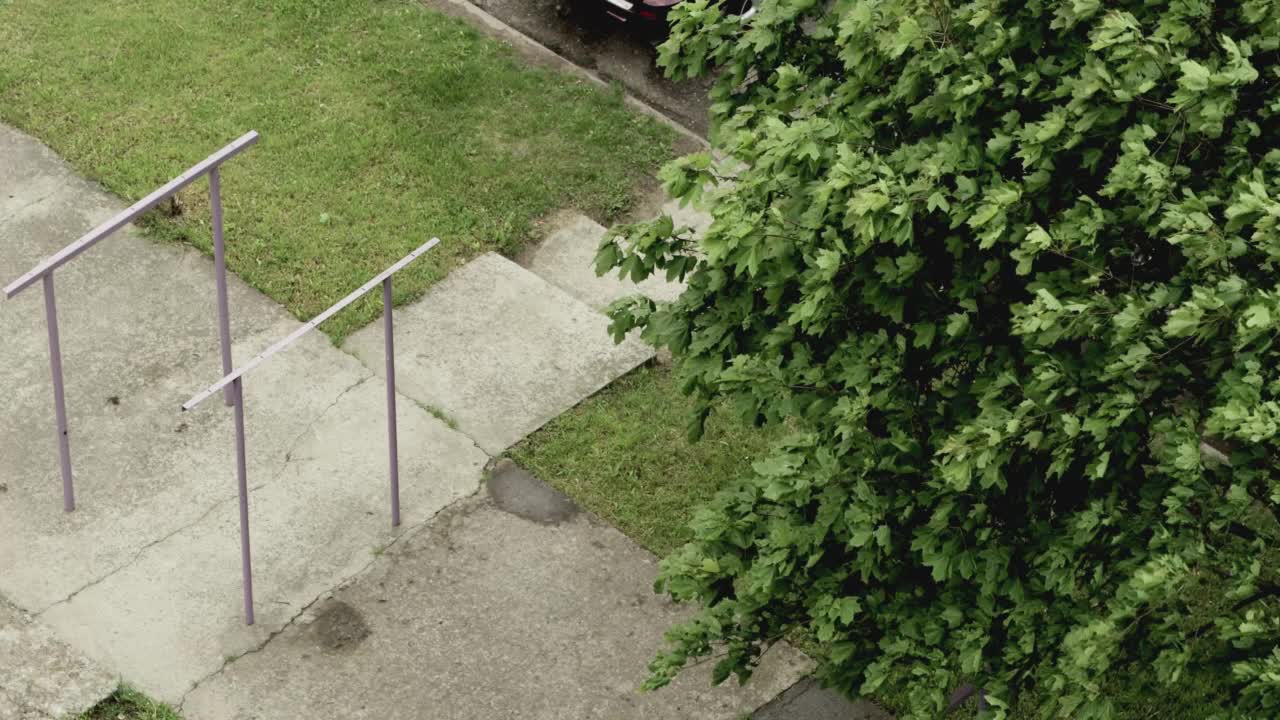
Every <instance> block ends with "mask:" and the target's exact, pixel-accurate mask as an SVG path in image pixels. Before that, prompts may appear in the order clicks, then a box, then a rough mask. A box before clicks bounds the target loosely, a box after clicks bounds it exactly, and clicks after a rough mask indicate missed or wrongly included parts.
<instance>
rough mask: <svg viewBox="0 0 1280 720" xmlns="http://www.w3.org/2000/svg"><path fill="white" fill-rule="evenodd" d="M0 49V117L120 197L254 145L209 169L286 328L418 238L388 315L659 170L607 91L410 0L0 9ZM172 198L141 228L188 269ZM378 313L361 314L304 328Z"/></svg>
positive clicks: (182, 218) (196, 224) (218, 0)
mask: <svg viewBox="0 0 1280 720" xmlns="http://www.w3.org/2000/svg"><path fill="white" fill-rule="evenodd" d="M0 48H3V49H4V50H3V52H0V120H3V121H4V122H7V123H10V124H13V125H15V126H17V127H19V128H21V129H23V130H25V131H27V132H30V133H31V134H33V135H35V136H37V137H39V138H40V139H41V140H43V141H44V142H46V143H48V144H49V145H50V146H51V147H52V148H53V149H54V150H56V151H57V152H58V153H60V154H61V155H63V156H64V157H66V158H67V159H68V160H69V161H70V162H71V164H72V165H73V166H75V168H76V169H77V170H79V171H80V172H82V173H84V174H86V175H87V176H89V177H91V178H93V179H96V180H98V181H100V182H101V183H102V184H103V185H104V186H106V188H107V189H109V190H111V191H112V192H115V193H117V194H119V195H122V196H124V197H126V198H138V197H141V196H142V195H145V194H146V193H148V192H150V191H151V190H153V189H154V188H155V187H157V186H158V185H160V184H161V183H163V182H165V181H167V180H169V179H170V178H171V177H173V176H174V175H176V174H178V173H179V172H180V171H182V170H184V169H186V167H188V166H189V165H191V164H193V163H195V162H197V161H199V160H201V159H203V158H204V157H205V156H206V155H208V154H209V153H211V152H213V151H214V150H216V149H218V148H219V147H221V146H222V145H224V144H226V143H227V142H230V141H231V140H232V139H234V138H236V137H239V136H240V135H241V134H243V133H244V132H246V131H247V130H250V129H256V130H258V131H259V132H261V134H262V140H261V141H260V142H259V143H258V145H257V146H255V147H253V148H251V149H249V150H247V151H246V152H245V153H244V154H242V155H241V156H239V157H237V158H235V159H233V160H231V161H230V162H229V163H228V164H227V165H225V166H224V169H223V172H222V175H223V183H222V187H223V196H224V205H225V224H226V230H227V238H228V262H229V264H230V267H231V268H232V269H233V270H234V271H235V272H236V273H238V274H239V275H240V276H241V277H242V278H244V279H245V280H246V281H248V282H249V284H251V285H253V286H254V287H256V288H258V289H259V290H262V291H263V292H265V293H266V294H268V295H270V296H271V297H273V298H275V299H276V300H278V301H280V302H281V303H283V304H284V305H285V306H287V307H288V308H289V309H290V310H291V311H292V312H293V313H294V314H296V315H297V316H298V317H299V318H303V319H307V318H310V317H313V316H314V315H316V314H317V313H319V312H320V311H321V310H323V309H324V308H325V307H327V306H328V305H330V304H331V303H333V302H334V301H336V300H337V299H339V298H341V297H342V296H343V295H345V294H346V293H347V292H349V291H350V290H352V289H354V288H356V287H358V286H359V285H360V284H361V283H362V282H364V281H365V280H367V279H368V278H369V277H370V276H372V275H374V274H376V273H377V272H378V271H380V270H382V269H383V268H384V267H386V266H387V265H389V264H390V263H391V262H393V261H395V260H397V259H399V258H400V257H401V256H403V255H405V254H407V253H408V252H409V251H410V250H412V249H414V248H416V247H417V246H419V245H421V244H422V243H423V242H425V241H426V240H427V239H428V238H430V237H432V236H439V237H440V238H441V239H442V240H443V243H442V244H441V245H440V246H439V247H438V248H436V249H435V250H433V251H431V253H428V255H427V256H426V257H424V258H422V259H421V260H419V261H418V262H416V263H414V264H413V265H411V266H409V267H408V268H406V269H405V270H403V271H402V272H400V273H399V274H398V275H397V276H396V301H397V302H405V301H408V300H410V299H412V298H415V297H417V296H419V295H420V294H421V293H422V292H423V291H424V289H425V288H426V287H427V286H429V285H430V284H431V283H432V282H433V281H435V280H437V279H439V278H441V277H443V276H444V275H445V274H447V273H448V271H449V270H450V269H452V268H453V267H454V266H456V265H458V264H459V263H461V262H464V261H465V260H467V259H469V258H471V257H474V256H475V255H477V254H479V253H482V252H486V251H502V252H507V253H511V252H515V251H516V250H517V249H518V248H519V247H520V246H521V245H522V244H523V243H524V242H526V241H527V240H528V239H529V238H530V237H531V234H532V231H533V229H534V223H535V221H536V220H537V218H539V217H540V216H542V215H544V214H546V213H548V212H550V211H552V210H555V209H558V208H562V207H570V206H572V207H576V208H578V209H580V210H582V211H584V212H586V213H587V214H589V215H593V216H595V217H596V218H597V219H599V220H602V221H606V222H608V221H610V220H612V219H613V218H614V217H616V216H617V215H618V214H619V213H621V212H623V211H625V209H626V208H627V207H629V206H630V205H631V203H632V201H633V200H634V199H635V198H634V196H633V192H634V188H636V187H637V186H638V183H639V181H640V179H642V178H646V177H649V176H651V175H652V173H653V172H654V170H655V169H656V167H657V166H658V164H660V162H661V161H663V160H664V159H666V158H667V157H669V156H670V155H671V153H672V141H673V133H672V132H671V131H670V130H669V129H668V128H666V127H664V126H661V125H659V124H658V123H656V122H654V121H653V120H652V119H650V118H647V117H643V116H640V115H638V114H635V113H632V112H630V111H628V110H627V109H626V107H625V106H624V104H623V101H622V98H621V97H620V96H619V95H618V94H617V93H616V92H609V91H608V90H607V89H601V88H597V87H595V86H592V85H590V84H588V83H585V82H582V81H579V80H577V79H575V78H572V77H570V76H567V75H565V74H562V73H556V72H552V71H547V70H541V69H531V68H527V67H524V66H522V65H521V63H520V61H519V59H518V58H517V57H516V56H515V55H514V53H513V52H512V51H511V50H510V49H509V48H507V47H505V46H503V45H501V44H499V43H497V42H495V41H493V40H490V39H488V38H485V37H483V36H482V35H481V34H480V33H479V32H477V31H476V30H475V29H473V28H471V27H470V26H468V25H466V24H465V22H464V21H462V20H460V19H456V18H451V17H447V16H445V15H442V14H440V13H438V12H435V11H432V10H429V9H427V8H425V7H423V6H422V5H421V4H420V3H418V2H416V1H415V0H149V1H148V2H125V1H124V0H23V2H9V3H5V2H0ZM179 199H180V202H179V206H180V207H181V208H182V212H181V213H180V214H179V215H177V216H176V217H169V216H168V215H167V214H164V213H159V212H157V213H153V214H152V215H151V216H150V217H149V218H148V220H147V222H146V223H145V224H146V225H147V227H148V228H149V229H150V230H151V231H152V232H153V233H154V234H155V235H156V236H158V237H161V238H166V239H171V240H176V241H186V242H190V243H191V244H193V245H195V246H196V247H198V248H201V249H202V250H206V251H208V250H209V245H210V231H209V212H208V196H207V184H206V183H205V182H203V181H200V182H197V183H195V184H193V185H192V186H191V187H189V188H188V189H187V190H185V191H183V192H182V193H181V195H180V198H179ZM73 239H74V238H72V237H68V238H67V240H68V242H70V241H71V240H73ZM373 295H376V293H374V294H373ZM378 312H379V302H378V298H376V297H373V296H369V297H366V298H365V299H364V300H363V301H362V302H360V303H357V304H356V305H355V306H354V307H353V308H352V309H351V310H350V311H348V312H345V313H343V314H340V315H339V316H338V317H336V318H334V319H333V320H331V321H330V322H329V323H327V324H326V328H325V329H326V331H327V332H329V333H330V335H331V336H332V337H333V338H334V339H335V340H336V341H341V339H342V338H343V337H345V336H346V335H347V334H348V333H350V332H351V331H352V330H354V329H355V328H358V327H360V326H361V325H363V324H365V323H366V322H368V321H369V320H370V319H371V318H373V317H374V316H376V314H377V313H378Z"/></svg>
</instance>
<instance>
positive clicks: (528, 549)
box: [182, 461, 812, 720]
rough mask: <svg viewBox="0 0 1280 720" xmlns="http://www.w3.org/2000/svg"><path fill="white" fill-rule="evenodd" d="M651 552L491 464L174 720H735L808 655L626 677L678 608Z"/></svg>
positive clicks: (802, 667) (790, 679)
mask: <svg viewBox="0 0 1280 720" xmlns="http://www.w3.org/2000/svg"><path fill="white" fill-rule="evenodd" d="M657 564H658V563H657V558H655V557H654V556H653V555H652V554H650V553H648V552H646V551H645V550H643V549H641V548H639V547H637V546H636V545H635V543H633V542H631V541H630V540H628V539H627V538H626V537H625V536H623V535H622V534H621V533H619V532H618V531H616V530H614V529H613V528H610V527H608V526H606V525H604V524H602V523H599V522H597V521H594V520H593V519H591V518H590V517H588V516H586V515H585V514H582V513H579V512H578V511H577V509H576V508H575V507H574V506H573V505H572V503H570V502H568V500H567V499H566V498H564V497H563V496H561V495H559V494H558V493H556V492H555V491H554V490H552V489H550V488H549V487H547V486H546V485H545V484H543V483H541V482H540V481H538V480H537V479H536V478H534V477H533V476H531V475H529V474H528V473H527V472H525V471H523V470H522V469H521V468H519V467H518V466H515V465H514V464H512V463H510V462H509V461H504V462H502V463H500V464H499V465H498V467H497V468H496V469H495V471H494V475H493V477H492V478H491V479H490V480H489V482H488V483H487V492H486V493H485V494H484V495H480V496H477V497H474V498H469V499H468V500H465V501H463V502H462V503H459V504H458V505H456V506H454V507H452V508H450V509H449V510H448V511H446V512H445V513H443V514H442V515H441V517H440V518H438V519H437V520H436V521H435V522H433V523H432V524H431V525H430V526H428V527H426V528H424V529H422V530H421V531H419V532H417V533H415V534H414V535H413V536H412V537H410V538H407V539H406V540H405V541H404V542H402V543H399V544H397V545H396V546H395V547H394V548H392V549H391V550H389V551H388V553H387V555H386V556H385V557H383V558H380V559H379V560H378V561H377V562H376V564H375V566H374V567H373V568H371V569H370V571H369V572H368V573H367V574H366V575H363V576H361V577H360V579H359V580H358V581H356V582H354V583H352V584H351V585H350V586H348V587H346V588H343V589H341V590H340V591H338V592H336V593H334V596H333V598H332V599H330V600H327V601H326V602H325V603H324V604H322V605H319V606H317V607H316V608H315V610H314V612H313V613H308V615H307V616H305V617H304V618H303V619H301V620H300V621H299V622H297V623H295V624H293V625H291V626H290V627H289V628H288V629H287V630H285V631H284V632H283V633H281V634H280V635H279V636H278V637H277V638H276V639H275V640H273V641H272V642H271V643H270V644H269V645H268V646H267V647H266V648H264V649H263V650H262V651H261V652H258V653H254V654H253V655H250V656H247V657H245V658H243V659H241V660H239V661H237V662H235V663H233V664H231V665H229V666H227V668H226V669H225V670H224V671H223V672H222V673H220V674H219V675H218V676H216V677H214V678H212V679H211V680H210V681H209V682H207V683H205V684H203V685H201V687H200V688H198V689H197V690H196V691H195V692H193V693H192V694H191V695H190V697H189V698H188V700H187V702H186V704H185V705H184V707H183V708H182V710H183V713H184V716H185V717H186V718H187V720H241V719H243V720H249V719H250V718H264V719H265V718H273V719H276V718H280V719H284V718H327V717H337V716H341V717H342V718H344V719H350V720H421V719H423V718H432V720H570V719H572V720H738V718H741V717H743V713H744V712H750V711H752V710H754V709H755V708H756V707H758V706H760V705H761V704H763V703H764V702H766V701H767V700H768V699H769V698H771V697H773V696H774V695H776V694H777V693H779V692H781V691H782V690H783V689H785V688H787V687H788V686H790V685H791V684H793V683H794V682H796V680H797V679H799V678H800V677H801V676H802V675H803V674H804V673H805V672H807V671H808V670H809V669H810V668H811V667H812V665H811V663H810V662H809V660H808V659H807V658H805V657H804V656H803V655H801V654H800V653H798V652H796V651H795V650H793V649H792V648H790V647H788V646H787V645H786V644H785V643H782V644H779V645H777V646H775V647H774V648H772V649H771V650H770V651H769V652H768V653H767V654H766V656H765V659H764V662H763V664H762V666H761V668H760V670H759V671H758V672H757V673H756V675H755V676H754V677H753V678H752V681H751V683H750V684H749V685H747V686H746V687H738V685H737V683H734V682H729V683H726V684H724V685H722V686H719V687H713V686H712V685H711V683H710V672H711V666H712V664H710V663H709V664H706V665H704V666H703V667H701V668H697V669H692V670H690V671H689V672H688V673H686V674H685V675H683V676H682V677H680V678H678V679H677V681H676V682H675V683H674V684H673V685H672V686H670V687H667V688H663V689H662V690H659V691H657V692H653V693H640V692H638V690H637V688H638V687H639V684H640V683H641V682H642V681H643V679H644V677H645V675H646V670H645V668H646V665H647V664H648V663H649V661H650V660H652V658H653V653H654V652H655V651H656V650H657V649H658V648H659V647H661V645H662V643H663V639H662V635H663V633H664V631H665V630H666V629H667V628H669V627H670V625H671V624H672V623H674V622H676V621H678V620H679V619H681V618H682V617H685V616H686V610H685V609H683V608H680V607H678V606H676V605H673V604H672V603H670V602H669V601H667V600H666V599H664V598H663V597H660V596H657V595H654V593H653V587H652V583H653V576H654V573H655V572H656V570H657ZM339 709H340V710H341V711H340V712H339V711H338V710H339Z"/></svg>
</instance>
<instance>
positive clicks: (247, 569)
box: [229, 378, 253, 625]
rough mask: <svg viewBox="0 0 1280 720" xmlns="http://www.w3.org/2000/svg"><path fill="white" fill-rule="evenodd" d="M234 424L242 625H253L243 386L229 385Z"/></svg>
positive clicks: (236, 381)
mask: <svg viewBox="0 0 1280 720" xmlns="http://www.w3.org/2000/svg"><path fill="white" fill-rule="evenodd" d="M229 394H230V395H231V396H232V397H231V398H230V399H231V404H232V405H233V406H234V408H235V409H234V410H233V413H234V415H235V424H236V481H237V486H238V488H239V492H240V583H241V588H242V589H243V592H244V624H245V625H252V624H253V566H252V561H251V557H250V551H249V471H248V463H247V461H246V459H245V449H244V386H243V385H242V384H241V382H240V378H236V380H235V382H234V383H232V384H231V392H230V393H229Z"/></svg>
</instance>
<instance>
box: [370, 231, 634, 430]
mask: <svg viewBox="0 0 1280 720" xmlns="http://www.w3.org/2000/svg"><path fill="white" fill-rule="evenodd" d="M396 317H397V318H399V322H400V325H399V328H400V329H399V330H398V331H397V332H396V349H397V350H396V351H397V357H396V365H397V371H396V373H397V379H396V382H397V387H398V388H399V389H400V391H401V392H402V393H404V394H405V395H408V396H409V397H411V398H413V399H414V400H416V401H418V402H419V403H422V404H423V405H427V406H430V407H435V408H439V409H440V410H442V411H443V412H444V413H445V414H446V415H448V416H449V417H451V418H454V419H455V420H457V423H458V428H459V429H460V430H462V432H464V433H466V434H467V435H468V436H470V437H471V438H474V439H475V441H476V444H478V445H479V446H480V447H481V448H483V449H484V451H485V452H487V453H489V454H491V455H497V454H499V453H501V452H502V451H503V450H506V449H507V448H508V447H510V446H512V445H514V444H515V443H517V442H519V441H520V439H521V438H523V437H524V436H526V435H528V434H529V433H531V432H533V431H534V430H537V429H538V428H539V427H541V426H542V425H543V423H545V422H547V421H548V420H551V419H552V418H554V417H556V416H557V415H559V414H560V413H562V412H564V411H565V410H568V409H569V408H571V407H573V406H574V405H576V404H577V403H578V402H580V401H581V400H582V399H583V398H585V397H587V396H588V395H591V394H592V393H594V392H596V391H597V390H599V389H600V388H602V387H604V386H605V385H608V384H609V383H610V382H612V381H613V380H614V378H616V377H618V376H619V375H622V374H624V373H626V372H627V371H629V370H631V369H632V368H635V367H636V366H637V365H639V364H640V363H642V362H644V361H645V360H648V359H649V358H650V357H652V356H653V348H651V347H649V346H648V345H646V344H644V343H643V342H641V341H640V340H639V339H637V338H628V339H627V340H626V341H625V342H623V343H622V344H619V345H615V344H614V342H613V340H612V339H611V338H610V337H609V334H608V327H609V320H608V319H607V318H606V317H604V316H603V315H601V314H600V313H597V312H595V311H594V310H593V309H592V308H590V307H588V306H587V305H584V304H583V303H581V302H579V301H578V300H577V299H575V298H574V297H573V296H572V295H569V294H568V293H566V292H564V291H563V290H561V289H560V288H558V287H555V286H554V285H552V284H550V283H548V282H547V281H545V280H543V279H542V278H540V277H538V276H537V275H535V274H533V273H531V272H529V271H527V270H525V269H524V268H522V267H520V266H519V265H517V264H515V263H513V262H511V261H510V260H507V259H506V258H504V257H502V256H500V255H495V254H493V253H487V254H485V255H481V256H480V257H478V258H476V259H474V260H472V261H471V262H469V263H467V264H466V265H464V266H462V267H460V268H458V269H457V270H454V271H453V272H452V273H450V275H449V276H448V277H447V278H445V279H444V280H443V281H441V282H440V283H439V284H437V285H436V286H434V287H433V288H431V290H429V291H428V292H427V294H426V296H425V297H423V298H422V299H421V300H419V301H417V302H415V303H413V304H412V305H408V306H406V307H404V308H401V309H398V310H397V311H396ZM345 347H346V348H348V349H349V350H351V352H353V353H355V355H356V357H358V358H360V359H361V360H363V361H364V362H365V364H366V365H368V366H369V367H372V368H374V372H377V373H381V372H382V369H381V368H382V330H381V329H380V328H379V327H377V323H374V324H372V325H369V326H366V327H365V328H363V329H361V330H358V331H357V332H355V333H354V334H352V336H351V338H350V339H349V340H348V341H347V344H346V346H345Z"/></svg>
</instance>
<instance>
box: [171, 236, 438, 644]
mask: <svg viewBox="0 0 1280 720" xmlns="http://www.w3.org/2000/svg"><path fill="white" fill-rule="evenodd" d="M439 244H440V238H431V239H430V240H428V241H427V242H425V243H423V244H422V245H421V246H419V247H418V249H416V250H414V251H413V252H411V253H409V254H408V255H406V256H404V257H403V258H401V259H400V260H397V261H396V262H395V263H394V264H392V265H391V267H389V268H387V269H386V270H383V271H382V272H380V273H378V274H377V275H376V276H374V277H373V279H371V280H369V282H366V283H365V284H364V285H361V286H360V287H358V288H356V289H355V290H354V291H352V292H351V293H350V294H348V295H347V296H346V297H344V298H342V299H341V300H339V301H338V302H336V303H334V304H333V305H331V306H330V307H329V308H328V309H327V310H325V311H324V312H322V313H320V314H319V315H316V316H315V317H314V318H312V319H311V320H309V321H308V322H307V323H305V324H304V325H303V326H302V327H300V328H298V329H297V330H294V331H293V332H291V333H289V334H288V335H286V336H285V337H284V339H282V340H280V341H279V342H277V343H275V344H274V345H272V346H271V347H269V348H267V349H266V350H263V351H262V352H260V353H258V354H257V355H255V356H253V358H252V359H251V360H249V362H247V363H245V364H244V365H242V366H240V367H239V368H237V369H235V370H231V371H224V372H225V374H224V375H223V376H222V378H221V379H220V380H218V382H216V383H214V384H212V385H210V386H209V387H207V388H205V389H204V390H201V391H200V392H198V393H196V394H195V395H193V396H192V397H191V399H190V400H188V401H186V402H185V403H183V404H182V409H183V410H191V409H192V408H194V407H195V406H197V405H199V404H200V403H202V402H204V401H205V400H207V399H209V397H210V396H212V395H213V394H215V393H217V392H218V391H219V390H225V391H226V392H228V393H229V394H230V395H231V397H232V398H233V400H232V402H231V403H230V404H231V405H232V406H233V411H234V413H235V431H236V481H237V484H238V490H239V499H240V582H241V588H242V590H243V595H244V622H245V624H246V625H252V624H253V622H254V614H253V560H252V550H251V548H250V542H249V472H248V460H247V457H246V451H245V429H244V384H243V382H242V378H243V377H244V376H245V374H246V373H248V372H249V371H251V370H253V369H254V368H256V367H258V366H259V365H261V364H262V363H263V362H264V361H265V360H266V359H267V358H269V357H271V356H273V355H275V354H276V353H278V352H280V351H281V350H284V349H285V348H287V347H289V346H290V345H292V344H293V343H295V342H297V340H298V338H300V337H302V336H303V335H306V334H307V333H309V332H311V331H312V330H314V329H315V328H316V327H317V326H318V325H319V324H320V323H322V322H324V321H325V320H328V319H329V318H331V317H333V316H334V314H335V313H337V312H338V311H339V310H342V309H343V308H345V307H346V306H348V305H350V304H351V303H353V302H355V301H356V300H358V299H359V298H360V297H361V296H363V295H364V294H365V293H367V292H369V291H370V290H372V289H373V288H374V287H376V286H377V285H379V284H381V285H382V337H383V342H384V348H385V350H384V354H385V355H386V368H387V369H386V374H387V453H388V455H389V460H390V471H391V472H390V474H391V526H392V527H398V526H399V525H400V457H399V455H400V452H399V434H398V432H397V429H396V350H395V337H394V332H393V330H394V323H393V321H392V315H391V305H392V302H391V276H392V275H394V274H396V273H397V272H399V271H400V270H402V269H403V268H404V267H405V266H406V265H408V264H409V263H411V262H413V261H414V260H417V259H418V257H419V256H420V255H422V254H423V253H425V252H426V251H428V250H430V249H431V248H433V247H435V246H436V245H439Z"/></svg>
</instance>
